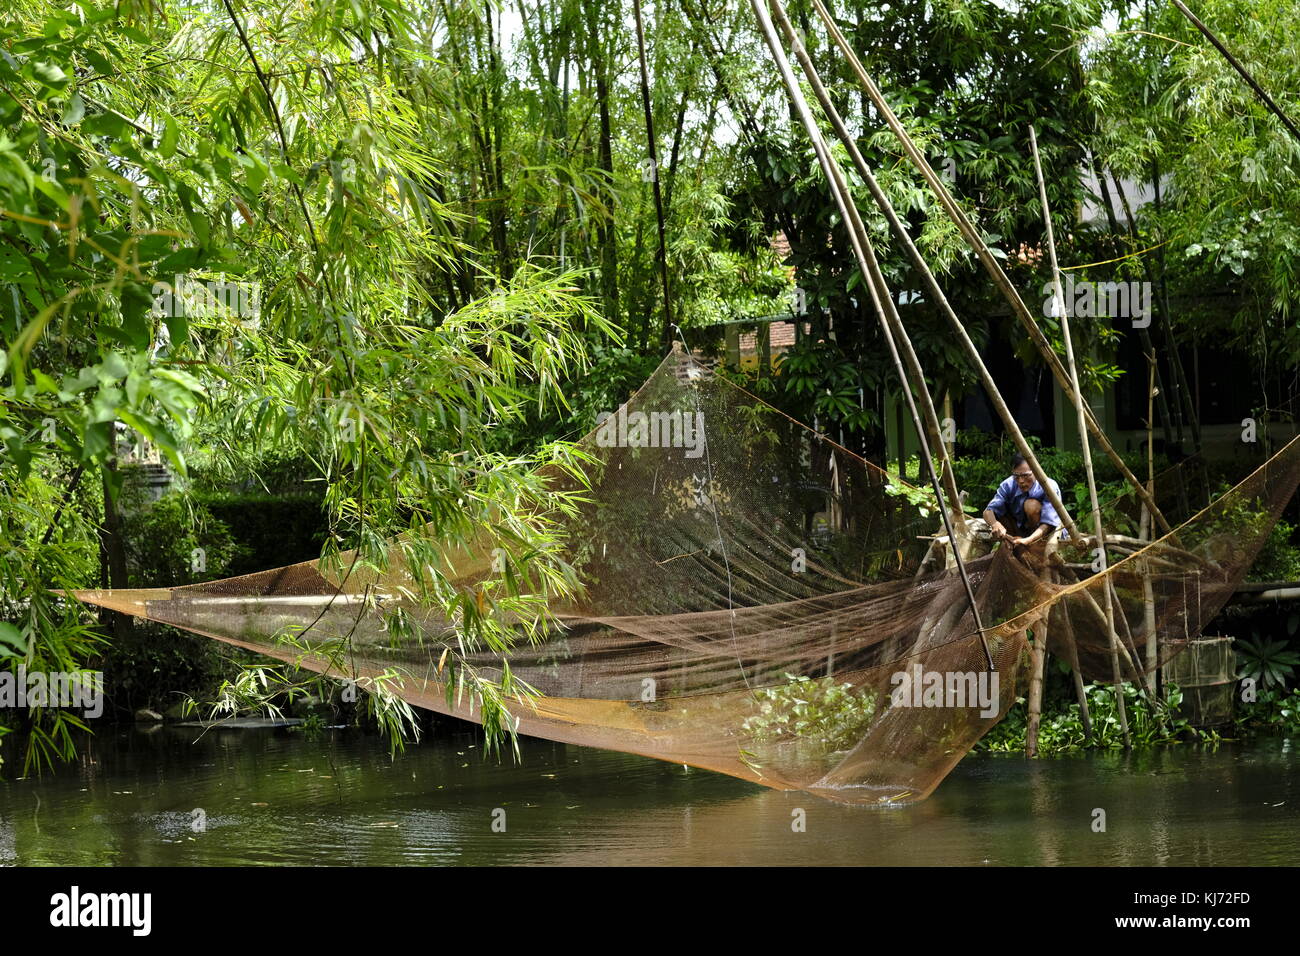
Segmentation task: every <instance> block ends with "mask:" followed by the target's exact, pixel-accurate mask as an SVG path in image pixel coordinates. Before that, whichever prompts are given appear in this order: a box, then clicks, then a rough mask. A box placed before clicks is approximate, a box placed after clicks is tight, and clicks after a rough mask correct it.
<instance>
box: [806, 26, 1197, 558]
mask: <svg viewBox="0 0 1300 956" xmlns="http://www.w3.org/2000/svg"><path fill="white" fill-rule="evenodd" d="M813 6H814V7H816V9H817V14H818V16H819V17H820V18H821V20H822V22H823V23H825V24H826V29H827V31H828V32H829V33H830V35H831V38H832V39H833V40H834V41H835V44H836V46H838V47H839V48H840V51H841V53H843V55H844V57H845V59H846V60H847V61H848V63H849V65H850V66H851V67H852V68H853V72H854V73H855V75H856V76H857V78H858V82H859V83H860V85H861V86H862V88H863V90H864V91H865V92H866V94H867V98H868V99H870V100H871V102H872V105H873V106H875V108H876V110H877V112H879V113H880V115H881V116H882V117H883V118H884V120H885V123H886V124H887V125H888V126H889V129H890V131H891V132H892V133H893V134H894V136H895V137H896V138H897V139H898V141H899V143H900V144H901V145H902V147H903V151H904V152H905V153H906V154H907V157H908V159H910V160H911V161H912V164H913V165H914V166H916V168H917V170H918V171H919V172H920V173H921V176H922V178H924V179H925V181H926V183H927V184H928V185H929V186H930V189H931V190H932V191H933V192H934V194H935V196H936V197H937V198H938V200H939V204H940V205H941V206H942V207H943V209H944V211H945V212H946V213H947V214H948V217H949V218H950V219H951V220H952V221H953V224H954V225H956V226H957V230H958V231H959V232H960V233H961V234H962V237H963V238H964V239H965V240H966V242H967V244H968V245H970V247H971V248H972V250H974V252H975V256H976V258H977V259H979V261H980V264H981V265H983V267H984V269H985V271H986V272H988V274H989V276H990V278H992V279H993V282H994V284H995V285H996V286H997V287H998V290H999V291H1000V292H1001V293H1002V295H1003V297H1004V298H1005V299H1006V300H1007V303H1008V304H1009V305H1010V306H1011V311H1012V313H1013V314H1014V315H1015V316H1016V318H1017V319H1018V320H1019V321H1020V323H1021V325H1023V326H1024V328H1025V331H1026V332H1027V333H1028V334H1029V338H1030V341H1032V342H1033V343H1034V345H1035V347H1037V349H1038V351H1039V353H1040V354H1041V355H1042V356H1043V360H1044V362H1045V363H1046V364H1047V367H1048V368H1049V369H1051V371H1052V375H1053V376H1054V377H1055V378H1056V381H1057V384H1058V385H1060V387H1061V391H1062V392H1064V393H1065V396H1066V398H1069V399H1073V398H1074V389H1073V388H1072V387H1071V385H1070V379H1069V376H1068V375H1067V374H1066V371H1065V367H1064V366H1063V365H1062V363H1061V360H1060V357H1059V356H1058V355H1057V354H1056V352H1055V350H1054V349H1053V348H1052V344H1051V342H1050V341H1048V339H1047V336H1045V335H1044V334H1043V331H1042V329H1040V328H1039V327H1038V322H1037V320H1036V319H1035V318H1034V316H1033V314H1032V313H1031V312H1030V311H1029V307H1028V306H1026V305H1025V303H1024V300H1022V299H1021V298H1020V295H1019V293H1018V292H1016V289H1015V286H1014V285H1012V283H1011V279H1010V278H1009V277H1008V276H1007V274H1006V272H1005V271H1004V270H1003V269H1002V266H1001V265H999V264H998V261H997V259H996V258H995V257H994V255H993V251H992V250H991V249H990V248H989V246H988V243H986V242H985V241H984V239H983V237H982V236H980V234H979V231H978V230H976V228H975V226H974V225H973V224H972V223H971V221H970V220H969V219H968V218H967V217H966V214H965V213H964V212H963V211H962V209H961V207H960V206H958V205H957V201H956V200H955V199H954V198H953V196H952V194H951V193H950V192H949V191H948V189H947V187H946V186H944V184H943V182H942V181H941V180H940V179H939V176H938V174H937V173H935V171H934V170H933V169H932V168H931V166H930V164H929V163H928V162H927V161H926V159H925V157H924V156H923V155H921V151H920V149H919V148H918V147H917V145H916V143H915V142H914V141H913V140H912V138H911V136H909V135H908V133H907V131H906V130H905V129H903V125H902V123H900V122H899V120H898V117H897V116H895V115H894V112H893V110H892V109H890V106H889V104H888V103H887V102H886V101H885V97H884V95H883V94H882V93H881V92H880V88H879V87H877V86H876V84H875V82H874V81H873V80H872V79H871V77H870V76H869V75H868V74H867V71H866V69H865V68H864V67H863V66H862V61H861V60H859V59H858V56H857V54H856V53H854V52H853V48H852V47H851V46H850V45H849V42H848V40H846V39H845V37H844V34H843V33H842V32H841V31H840V28H839V26H838V25H837V24H836V23H835V20H834V18H833V17H832V16H831V15H830V11H829V10H827V9H826V6H825V4H824V3H823V2H822V0H813ZM1085 414H1086V415H1087V426H1088V430H1090V431H1091V432H1092V433H1093V435H1094V436H1096V439H1097V444H1098V445H1099V446H1100V447H1101V448H1102V450H1103V451H1105V453H1106V455H1107V457H1109V458H1110V460H1111V461H1112V462H1113V463H1114V465H1115V468H1116V469H1117V470H1118V471H1119V473H1120V474H1121V475H1123V476H1124V479H1125V480H1126V481H1128V482H1129V484H1131V485H1132V486H1133V488H1134V489H1135V490H1136V491H1137V494H1138V497H1139V498H1141V499H1142V500H1143V501H1145V502H1146V503H1147V506H1148V507H1149V508H1150V509H1151V513H1152V515H1153V516H1155V519H1156V521H1157V522H1158V523H1159V524H1160V527H1161V528H1162V529H1163V530H1164V532H1165V533H1167V534H1169V533H1172V532H1173V528H1172V527H1171V526H1170V525H1169V522H1168V521H1167V520H1166V519H1165V516H1164V514H1163V513H1162V512H1161V511H1160V508H1159V507H1158V506H1157V505H1156V503H1155V501H1154V500H1151V499H1150V498H1149V496H1148V495H1147V490H1146V487H1145V486H1144V485H1143V484H1142V482H1141V480H1139V479H1138V477H1137V476H1136V475H1134V474H1133V472H1132V471H1131V470H1130V469H1129V467H1128V465H1127V464H1126V463H1125V462H1124V459H1123V458H1121V457H1120V455H1119V452H1117V451H1116V450H1115V447H1114V446H1113V445H1112V444H1111V443H1110V440H1109V439H1108V438H1107V437H1106V433H1105V431H1104V430H1103V429H1102V427H1101V424H1100V423H1099V422H1098V421H1097V419H1096V417H1095V416H1094V415H1093V414H1092V413H1091V411H1085ZM1039 480H1040V482H1041V480H1042V479H1041V478H1040V479H1039ZM1053 506H1055V505H1053Z"/></svg>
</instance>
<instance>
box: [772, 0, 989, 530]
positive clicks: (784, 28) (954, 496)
mask: <svg viewBox="0 0 1300 956" xmlns="http://www.w3.org/2000/svg"><path fill="white" fill-rule="evenodd" d="M771 10H772V13H773V15H774V16H775V19H776V23H777V25H778V26H780V27H781V32H782V33H784V34H785V38H786V42H787V43H789V44H790V47H791V49H792V50H793V51H794V55H795V58H796V59H797V60H798V61H799V65H800V66H801V67H802V68H803V71H804V75H806V76H807V77H808V79H809V81H810V82H811V83H812V84H813V88H814V89H815V90H819V91H820V93H824V92H825V87H823V86H822V83H821V78H820V77H818V75H817V71H816V69H815V68H814V67H813V64H812V60H810V59H809V57H808V51H807V50H805V49H804V46H803V43H802V41H800V39H799V35H798V34H797V33H796V32H795V30H794V27H793V26H791V24H790V19H789V17H788V16H786V12H785V8H784V7H783V6H782V5H781V3H780V0H773V2H772V3H771ZM820 93H819V95H818V101H819V102H820V103H821V105H822V108H823V109H824V110H825V109H828V108H829V109H830V110H833V109H834V106H833V105H829V104H830V101H829V98H827V99H822V96H821V95H820ZM836 116H837V118H838V114H836ZM845 188H846V189H847V183H845ZM847 195H848V194H847V192H846V196H847ZM850 205H853V204H852V203H851V202H850ZM853 212H854V215H855V216H857V217H858V218H859V219H860V214H859V213H858V212H857V209H856V206H854V210H853ZM863 250H864V251H865V252H866V254H867V258H868V260H869V266H870V270H871V271H870V279H871V281H872V282H873V283H874V286H875V291H876V296H875V297H874V299H873V301H875V300H879V303H880V304H881V305H883V306H884V309H885V318H886V319H887V321H888V323H889V327H890V331H891V333H892V335H893V338H894V340H895V341H896V342H897V343H898V345H899V351H900V353H901V354H902V356H903V359H904V361H905V362H906V363H907V370H908V373H909V374H910V375H911V377H912V378H911V380H912V383H913V391H914V392H915V393H916V394H917V395H918V396H919V397H920V399H921V405H920V410H921V414H922V416H923V418H924V419H925V424H926V427H927V428H929V429H930V436H932V437H933V438H934V439H936V440H937V441H938V442H939V459H940V468H941V472H940V480H941V481H942V482H943V483H944V485H945V490H946V491H947V493H948V500H949V509H950V510H951V511H952V513H953V516H954V517H955V518H956V519H957V526H958V528H959V529H960V530H961V532H962V536H963V538H964V537H965V534H966V515H965V514H964V513H963V512H962V510H961V504H960V502H961V493H960V492H959V491H958V490H957V482H956V478H955V477H954V471H953V467H952V461H951V460H949V458H948V446H947V444H945V443H944V441H943V426H942V425H941V424H940V423H939V415H938V413H937V412H936V411H935V408H934V401H933V399H932V398H931V396H930V390H929V388H928V387H926V385H925V372H924V370H923V369H922V368H921V362H920V359H918V358H917V355H916V350H915V349H914V348H913V347H912V340H911V338H910V337H909V336H908V335H907V332H906V331H905V330H904V328H903V322H902V319H901V318H900V317H899V315H898V309H897V307H896V306H895V305H894V297H893V296H892V295H891V294H890V293H889V289H888V288H887V287H886V286H885V285H884V281H885V279H884V273H883V271H881V269H880V264H879V261H878V260H877V259H876V255H875V249H874V247H873V246H872V244H871V241H870V239H869V238H868V237H867V236H866V233H865V226H864V227H863ZM904 387H906V382H904ZM898 441H899V446H898V447H899V464H900V467H899V477H900V478H904V479H905V478H906V477H907V476H906V475H905V474H903V470H902V463H903V462H905V461H906V460H907V459H906V457H905V456H904V454H903V430H902V429H901V428H900V429H899V430H898ZM959 544H960V542H958V541H957V540H955V539H953V540H952V546H953V547H954V548H956V547H958V546H959Z"/></svg>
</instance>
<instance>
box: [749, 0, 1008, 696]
mask: <svg viewBox="0 0 1300 956" xmlns="http://www.w3.org/2000/svg"><path fill="white" fill-rule="evenodd" d="M750 5H751V6H752V7H753V9H754V13H755V15H756V17H757V18H758V23H759V27H760V28H761V29H762V31H763V38H764V40H765V41H766V42H767V46H768V49H769V50H770V51H771V53H772V58H773V60H774V61H775V62H776V66H777V70H778V71H779V72H780V74H781V79H782V82H783V83H784V84H785V87H786V91H787V92H788V93H789V96H790V100H791V102H792V103H793V105H794V107H795V109H796V111H797V112H798V114H799V118H800V120H801V122H802V123H803V125H804V128H805V129H806V130H807V133H808V138H809V139H810V140H811V141H812V145H813V149H814V151H815V152H816V154H817V161H818V163H819V164H820V165H821V168H822V171H823V172H824V173H825V174H826V179H827V182H828V184H829V186H830V188H831V193H832V195H833V196H834V199H835V203H836V205H837V206H838V208H839V211H840V215H841V216H842V217H843V219H844V223H845V225H846V226H848V227H849V229H848V232H849V239H850V242H851V243H852V245H853V250H854V254H855V255H856V257H857V260H858V266H859V268H860V269H861V270H862V272H863V275H864V276H867V277H868V283H867V288H868V290H869V291H870V293H871V297H872V303H873V305H874V306H875V309H876V318H877V319H878V320H879V322H880V329H881V332H882V333H883V335H884V338H885V342H886V344H887V345H888V346H889V352H890V357H891V358H892V359H893V362H894V369H895V372H896V373H897V375H898V379H899V382H900V383H901V384H902V386H903V395H904V397H905V398H906V399H907V405H908V410H909V411H910V412H911V414H912V422H913V424H914V425H915V426H916V431H917V438H918V439H919V441H920V443H921V458H922V460H923V463H924V465H925V468H926V470H927V471H928V472H929V476H930V484H931V487H932V488H933V489H934V494H935V498H936V499H937V500H938V502H939V513H940V515H941V516H942V518H943V523H944V527H945V529H946V530H947V533H948V538H949V540H950V541H952V542H954V543H956V541H957V536H956V533H955V531H954V529H953V524H952V516H951V515H950V513H949V510H950V509H949V508H948V507H944V504H943V489H942V487H941V485H940V483H939V477H938V475H937V473H936V472H935V467H934V458H933V457H932V455H931V453H930V442H929V439H928V438H927V437H926V433H925V428H924V426H923V424H922V421H921V415H920V412H919V411H918V410H917V407H916V402H915V401H914V399H913V398H912V393H911V390H909V389H908V387H907V382H908V379H907V372H906V370H905V368H904V366H903V360H902V358H901V357H900V355H899V351H898V347H897V345H896V343H895V340H894V330H893V328H891V324H890V322H889V319H888V316H887V312H886V309H885V306H884V301H889V300H890V295H889V290H888V288H887V287H886V286H885V284H884V276H883V274H882V273H881V272H880V268H879V265H878V263H877V262H876V259H875V254H874V251H873V250H872V248H871V244H870V240H869V239H868V238H867V233H866V228H865V227H864V226H863V224H862V220H861V219H860V218H859V216H858V211H857V207H856V206H855V205H854V204H853V201H852V199H851V197H850V195H849V190H848V184H847V183H846V182H845V181H844V177H843V173H842V172H841V171H840V168H839V166H838V165H837V164H836V163H835V162H834V160H833V159H832V158H831V155H830V149H829V147H828V145H827V143H826V141H825V140H824V139H823V138H822V135H821V130H820V129H819V128H818V126H817V123H816V121H815V120H814V119H813V115H812V112H811V110H810V109H809V106H808V101H807V100H806V99H805V98H804V95H803V91H802V90H800V88H799V83H798V81H797V80H796V79H795V76H794V72H793V71H792V70H791V69H790V64H789V62H787V60H786V57H785V51H784V50H783V49H782V47H781V42H780V39H779V38H778V37H777V35H776V29H775V28H774V27H773V26H772V20H771V18H770V17H769V16H768V12H767V8H766V7H765V5H764V3H763V0H750ZM882 299H883V300H884V301H882ZM898 331H899V332H900V333H901V337H902V338H906V333H905V332H903V330H902V326H901V323H900V324H899V327H898ZM914 387H915V388H916V390H917V391H918V392H920V393H925V394H926V395H928V391H929V390H928V389H927V387H926V384H925V380H924V378H922V379H921V380H920V381H919V382H916V383H914ZM931 407H933V402H931ZM951 504H952V505H953V506H955V505H956V502H955V501H953V502H951ZM953 555H954V557H955V558H956V561H957V570H958V573H959V574H960V575H961V581H962V586H963V587H964V589H965V591H966V600H967V602H968V603H969V605H970V611H971V616H972V618H973V620H974V623H975V627H976V629H977V632H978V634H979V639H980V645H981V647H982V648H983V650H984V658H985V661H986V663H987V665H988V669H989V670H990V671H992V670H995V669H996V668H995V665H994V663H993V653H992V651H990V650H989V645H988V638H987V637H986V636H985V633H984V623H983V620H982V619H981V617H980V612H979V605H978V604H977V602H976V600H975V591H974V589H973V588H972V586H971V583H970V576H969V575H968V574H967V572H966V562H965V560H964V559H963V558H962V557H961V555H960V553H959V551H958V549H956V548H954V549H953Z"/></svg>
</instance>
